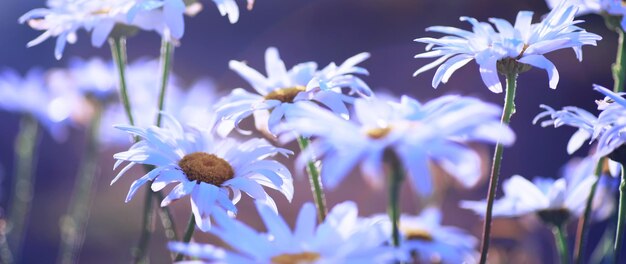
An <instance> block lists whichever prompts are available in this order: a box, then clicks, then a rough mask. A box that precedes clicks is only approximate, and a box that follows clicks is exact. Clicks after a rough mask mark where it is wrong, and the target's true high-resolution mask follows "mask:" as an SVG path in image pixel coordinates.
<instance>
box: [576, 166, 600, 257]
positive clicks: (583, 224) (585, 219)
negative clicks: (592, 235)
mask: <svg viewBox="0 0 626 264" xmlns="http://www.w3.org/2000/svg"><path fill="white" fill-rule="evenodd" d="M605 161H606V158H601V159H600V160H598V164H596V168H595V176H596V181H595V182H594V183H593V185H592V186H591V190H590V191H589V196H587V204H586V205H585V211H584V213H583V216H582V217H581V218H580V221H579V223H578V232H577V234H576V248H575V249H574V263H577V264H579V263H583V259H584V257H585V256H584V254H583V253H584V250H585V244H586V242H587V235H588V233H589V222H591V211H592V209H593V199H594V197H595V194H596V189H597V187H598V182H599V181H600V177H601V173H602V165H603V164H604V162H605Z"/></svg>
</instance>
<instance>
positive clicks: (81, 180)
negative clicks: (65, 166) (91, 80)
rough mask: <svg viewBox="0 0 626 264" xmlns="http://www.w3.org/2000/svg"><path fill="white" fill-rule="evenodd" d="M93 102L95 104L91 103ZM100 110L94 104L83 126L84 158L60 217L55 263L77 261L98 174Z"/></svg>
mask: <svg viewBox="0 0 626 264" xmlns="http://www.w3.org/2000/svg"><path fill="white" fill-rule="evenodd" d="M94 105H95V104H94ZM101 114H102V110H101V108H100V106H96V111H95V113H94V116H93V118H92V120H91V124H90V125H89V128H88V129H87V135H88V137H87V144H86V149H85V155H84V160H83V162H82V163H81V165H80V169H79V174H78V177H77V178H76V183H75V185H74V191H73V192H72V194H73V195H72V198H71V200H70V206H69V209H68V211H67V213H66V214H65V215H64V216H63V217H61V249H60V254H59V259H58V261H57V262H58V263H68V264H69V263H77V262H78V255H79V254H80V250H81V248H82V245H83V241H84V238H85V232H86V228H87V223H88V221H89V215H90V213H91V203H92V197H93V192H94V190H95V189H96V185H95V184H94V183H95V182H96V181H95V179H96V178H97V175H98V174H99V166H98V156H99V155H98V149H99V145H98V143H99V133H98V132H99V130H100V118H101Z"/></svg>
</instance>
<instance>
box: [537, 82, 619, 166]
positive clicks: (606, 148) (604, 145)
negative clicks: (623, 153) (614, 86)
mask: <svg viewBox="0 0 626 264" xmlns="http://www.w3.org/2000/svg"><path fill="white" fill-rule="evenodd" d="M594 90H596V91H598V92H601V93H603V94H604V95H606V98H605V99H604V100H602V101H597V103H598V109H600V110H601V112H600V114H599V115H598V116H597V117H596V116H594V115H593V114H591V113H589V112H587V111H585V110H582V109H580V108H576V107H572V106H568V107H564V108H563V110H560V111H555V110H554V109H552V108H551V107H548V106H542V108H544V109H546V111H545V112H542V113H540V114H539V115H537V117H535V120H534V121H533V122H535V123H536V122H537V121H539V120H541V119H542V118H544V117H550V119H548V120H545V121H543V122H542V123H541V125H542V126H544V127H545V126H549V125H554V126H555V127H559V126H561V125H568V126H573V127H577V128H578V129H579V130H578V131H577V132H576V133H575V134H574V135H573V136H572V138H571V139H570V142H569V144H568V147H567V149H568V152H569V153H573V152H574V151H576V150H577V149H578V148H579V147H580V146H581V145H582V143H583V142H584V141H586V140H588V139H589V140H590V143H591V142H593V141H596V140H597V142H598V145H597V147H596V151H595V153H594V155H595V156H596V157H598V158H599V157H603V156H607V155H610V154H612V153H614V152H615V151H617V150H618V149H619V148H620V147H621V146H622V145H623V144H624V142H626V134H625V133H623V131H625V130H626V118H625V116H626V99H624V98H622V96H621V94H617V93H614V92H612V91H610V90H609V89H606V88H604V87H602V86H599V85H594Z"/></svg>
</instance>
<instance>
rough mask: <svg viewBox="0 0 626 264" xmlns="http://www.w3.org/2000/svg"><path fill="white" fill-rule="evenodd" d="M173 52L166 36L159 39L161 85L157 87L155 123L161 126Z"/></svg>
mask: <svg viewBox="0 0 626 264" xmlns="http://www.w3.org/2000/svg"><path fill="white" fill-rule="evenodd" d="M173 53H174V47H173V45H172V43H171V42H170V41H168V40H167V39H166V38H163V40H162V41H161V87H160V89H159V91H160V92H159V102H158V109H159V113H158V114H157V119H156V125H157V126H159V127H160V126H161V119H162V115H161V111H163V109H164V107H165V94H166V92H167V85H168V82H169V79H170V71H171V69H172V57H173Z"/></svg>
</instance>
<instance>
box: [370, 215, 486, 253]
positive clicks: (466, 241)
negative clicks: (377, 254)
mask: <svg viewBox="0 0 626 264" xmlns="http://www.w3.org/2000/svg"><path fill="white" fill-rule="evenodd" d="M371 219H372V220H375V221H381V222H384V223H385V224H386V227H387V229H386V230H387V232H388V237H391V222H390V221H389V216H387V215H376V216H374V217H372V218H371ZM372 220H369V221H372ZM441 221H442V214H441V210H439V209H438V208H435V207H427V208H425V209H424V210H423V211H422V212H421V213H420V214H419V215H406V214H403V215H401V216H400V234H401V236H402V242H401V243H400V246H401V247H402V248H403V251H405V252H408V253H412V256H417V257H418V260H417V263H433V262H436V263H474V262H476V259H475V257H476V255H477V252H476V249H475V248H476V244H477V243H478V240H477V239H476V238H475V237H474V236H472V235H470V234H468V233H467V232H466V231H465V230H462V229H460V228H458V227H454V226H444V225H442V224H441Z"/></svg>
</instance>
